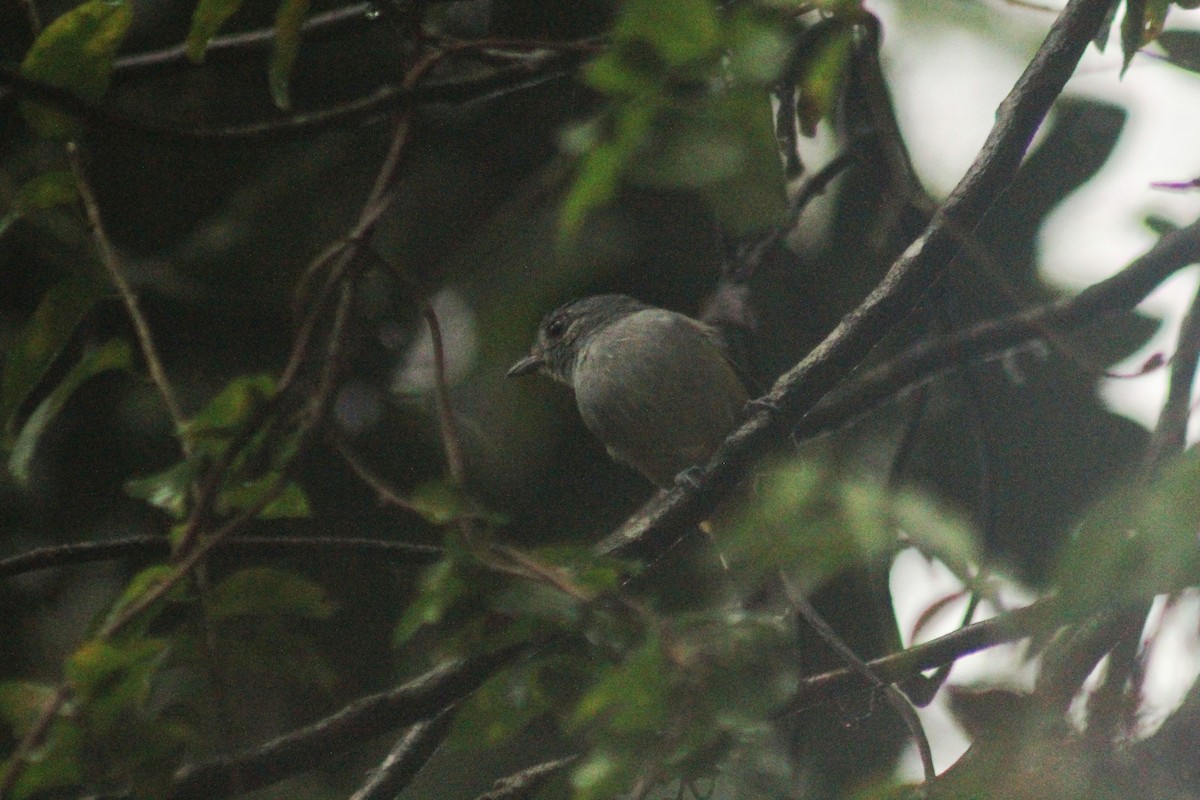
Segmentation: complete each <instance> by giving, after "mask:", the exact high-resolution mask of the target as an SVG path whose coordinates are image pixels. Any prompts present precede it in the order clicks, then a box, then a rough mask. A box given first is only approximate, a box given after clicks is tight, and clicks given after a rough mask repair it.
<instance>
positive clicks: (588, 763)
mask: <svg viewBox="0 0 1200 800" xmlns="http://www.w3.org/2000/svg"><path fill="white" fill-rule="evenodd" d="M633 777H634V772H633V767H632V763H631V759H629V758H627V757H624V758H623V757H622V756H621V755H618V754H616V753H612V752H609V751H608V750H604V749H600V750H596V751H594V752H592V753H589V754H588V756H587V758H585V759H583V760H582V761H581V762H580V763H579V765H578V766H577V767H575V769H573V770H572V771H571V788H572V789H574V793H573V794H572V795H571V797H572V800H601V798H610V797H618V796H620V795H623V794H624V793H625V791H626V790H627V789H628V788H629V784H630V782H631V781H632V780H633Z"/></svg>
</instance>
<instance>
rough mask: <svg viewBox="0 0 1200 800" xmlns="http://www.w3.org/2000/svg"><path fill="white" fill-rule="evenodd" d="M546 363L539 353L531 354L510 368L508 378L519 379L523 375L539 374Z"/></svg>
mask: <svg viewBox="0 0 1200 800" xmlns="http://www.w3.org/2000/svg"><path fill="white" fill-rule="evenodd" d="M545 363H546V362H545V361H544V360H543V359H542V356H541V355H540V354H539V353H530V354H529V355H527V356H525V357H524V358H522V359H521V360H520V361H518V362H517V363H515V364H513V365H512V367H510V368H509V370H508V377H510V378H519V377H521V376H522V375H528V374H529V373H531V372H537V371H538V368H540V367H541V366H542V365H543V364H545Z"/></svg>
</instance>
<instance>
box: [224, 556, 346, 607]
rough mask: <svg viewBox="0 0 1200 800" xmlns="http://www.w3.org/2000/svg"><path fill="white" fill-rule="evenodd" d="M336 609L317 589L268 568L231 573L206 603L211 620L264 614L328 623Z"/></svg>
mask: <svg viewBox="0 0 1200 800" xmlns="http://www.w3.org/2000/svg"><path fill="white" fill-rule="evenodd" d="M335 609H336V604H335V603H334V602H333V601H332V600H330V599H329V596H328V595H327V594H326V592H325V590H324V589H323V588H321V587H320V586H319V585H317V584H315V583H313V582H312V581H310V580H308V579H307V578H305V577H303V576H301V575H297V574H295V573H292V572H284V571H283V570H277V569H272V568H270V567H254V568H249V569H243V570H239V571H238V572H235V573H233V574H232V575H230V576H229V577H227V578H225V580H223V581H221V582H220V583H219V584H217V586H215V587H214V588H213V590H212V592H211V595H210V597H209V603H208V613H209V615H210V616H211V617H212V618H213V619H225V618H229V617H237V616H245V615H264V614H266V615H269V614H283V615H288V616H293V617H304V618H307V619H328V618H329V616H330V615H332V614H333V612H334V610H335Z"/></svg>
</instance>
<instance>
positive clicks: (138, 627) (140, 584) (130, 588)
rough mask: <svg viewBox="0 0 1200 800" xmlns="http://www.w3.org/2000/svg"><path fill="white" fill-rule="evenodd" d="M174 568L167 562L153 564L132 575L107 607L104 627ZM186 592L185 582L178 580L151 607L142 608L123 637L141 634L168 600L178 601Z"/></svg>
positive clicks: (160, 581)
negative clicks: (110, 605)
mask: <svg viewBox="0 0 1200 800" xmlns="http://www.w3.org/2000/svg"><path fill="white" fill-rule="evenodd" d="M175 570H176V568H175V567H173V566H171V565H169V564H155V565H153V566H149V567H146V568H145V569H143V570H142V571H140V572H138V573H137V574H136V575H134V576H133V578H132V579H130V581H129V583H127V584H126V585H125V590H124V591H123V592H121V596H120V597H118V598H117V599H116V601H115V602H114V603H113V604H112V607H111V608H110V609H109V611H108V614H107V615H106V616H105V619H104V627H108V626H109V625H111V624H112V622H113V620H115V619H117V618H118V617H119V616H121V615H122V614H123V613H124V611H125V609H126V608H128V607H129V606H130V605H132V604H133V603H136V602H138V601H140V600H141V599H142V597H143V595H145V594H146V593H147V592H149V591H150V590H152V589H154V588H156V587H157V586H158V585H159V584H160V583H162V582H163V581H164V580H166V579H168V578H170V577H171V576H172V575H174V574H175ZM186 594H187V582H186V581H180V582H179V583H178V584H176V585H175V586H173V587H171V590H170V591H168V592H167V593H166V595H165V596H164V597H162V598H161V599H160V600H159V601H158V602H157V603H156V604H154V606H153V607H152V608H149V609H146V610H144V611H143V612H142V614H141V615H140V616H139V617H138V619H137V620H136V622H135V623H134V624H133V625H131V626H127V627H126V628H125V631H124V633H123V634H122V635H123V637H124V638H130V637H137V636H141V635H143V634H144V633H145V631H146V630H148V629H149V627H150V625H151V624H152V623H153V622H154V619H155V618H156V617H157V616H158V613H159V611H161V610H162V608H163V606H164V605H166V604H167V603H168V602H173V601H174V602H178V601H180V600H182V599H184V597H185V596H186Z"/></svg>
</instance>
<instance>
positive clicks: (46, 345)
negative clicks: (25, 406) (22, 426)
mask: <svg viewBox="0 0 1200 800" xmlns="http://www.w3.org/2000/svg"><path fill="white" fill-rule="evenodd" d="M106 289H107V287H105V286H104V285H103V284H101V283H99V282H98V281H92V280H86V279H82V278H69V279H67V280H65V281H62V282H61V283H58V284H56V285H54V286H53V287H51V288H50V290H49V291H47V292H46V294H45V295H43V297H42V300H41V302H40V303H39V304H38V307H37V309H36V310H35V311H34V312H33V316H32V317H30V319H29V321H28V322H26V323H25V326H24V327H23V328H22V329H21V331H20V333H19V334H18V335H17V337H16V339H15V341H13V343H12V346H11V347H10V348H9V350H8V353H7V355H6V356H5V359H4V375H3V378H2V379H0V420H3V424H4V441H5V444H6V446H8V447H11V446H12V444H13V441H14V434H15V432H16V417H17V412H18V411H19V410H20V408H21V405H22V403H24V402H25V399H26V398H27V397H29V395H30V393H31V392H33V390H34V389H36V388H37V385H38V383H39V382H40V381H41V380H42V379H43V377H44V376H45V375H46V372H47V370H49V369H50V366H51V365H52V364H53V363H54V360H55V359H56V358H57V357H58V355H59V353H61V352H62V349H63V347H64V346H65V345H66V344H67V342H68V341H70V338H71V334H72V333H73V332H74V331H75V328H76V327H77V326H78V325H79V323H80V321H81V320H82V319H83V318H84V316H85V315H86V314H87V313H88V311H89V310H91V308H92V306H94V305H95V304H96V301H97V300H99V299H100V298H102V297H104V296H105V294H106Z"/></svg>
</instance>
